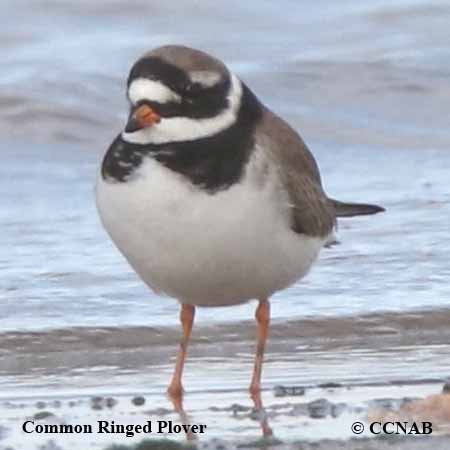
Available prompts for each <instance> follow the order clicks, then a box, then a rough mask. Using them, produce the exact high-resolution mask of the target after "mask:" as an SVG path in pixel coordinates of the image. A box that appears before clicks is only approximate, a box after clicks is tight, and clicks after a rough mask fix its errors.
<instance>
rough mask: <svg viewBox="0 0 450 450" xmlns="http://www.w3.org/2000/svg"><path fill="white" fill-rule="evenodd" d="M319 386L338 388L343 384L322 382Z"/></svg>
mask: <svg viewBox="0 0 450 450" xmlns="http://www.w3.org/2000/svg"><path fill="white" fill-rule="evenodd" d="M319 387H320V388H322V389H337V388H341V387H342V384H341V383H333V382H331V383H322V384H319Z"/></svg>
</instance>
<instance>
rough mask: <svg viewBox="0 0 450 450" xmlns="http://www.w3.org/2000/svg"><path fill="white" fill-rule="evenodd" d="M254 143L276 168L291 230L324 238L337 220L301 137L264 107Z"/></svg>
mask: <svg viewBox="0 0 450 450" xmlns="http://www.w3.org/2000/svg"><path fill="white" fill-rule="evenodd" d="M256 136H257V139H256V143H257V144H258V145H260V146H261V148H263V149H264V151H265V152H266V153H267V155H268V156H269V157H270V159H271V161H273V162H274V163H275V164H276V165H277V166H278V167H279V173H280V179H281V182H282V184H283V187H284V188H285V189H286V192H287V193H288V195H289V200H290V202H291V206H292V212H291V221H292V222H291V223H292V225H291V226H292V229H293V230H294V231H295V232H297V233H301V234H307V235H309V236H317V237H326V236H327V235H329V234H330V233H331V231H332V230H333V227H334V225H335V223H336V215H335V209H334V207H333V205H332V204H331V203H330V202H329V200H328V198H327V196H326V194H325V192H324V191H323V188H322V182H321V179H320V173H319V168H318V166H317V163H316V161H315V159H314V157H313V155H312V154H311V152H310V151H309V149H308V147H307V146H306V145H305V143H304V142H303V140H302V138H301V137H300V136H299V135H298V133H296V132H295V131H294V130H293V129H292V128H291V127H290V126H289V125H288V124H287V123H286V122H284V121H283V120H282V119H280V118H279V117H278V116H276V115H275V114H273V113H272V112H271V111H269V110H267V109H264V114H263V119H262V121H261V123H260V126H259V127H258V129H257V135H256Z"/></svg>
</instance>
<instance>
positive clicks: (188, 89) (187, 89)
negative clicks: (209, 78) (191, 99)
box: [183, 83, 202, 96]
mask: <svg viewBox="0 0 450 450" xmlns="http://www.w3.org/2000/svg"><path fill="white" fill-rule="evenodd" d="M201 90H202V85H201V84H200V83H187V84H186V85H185V86H184V89H183V93H184V94H186V95H188V96H195V95H197V94H199V93H200V92H201Z"/></svg>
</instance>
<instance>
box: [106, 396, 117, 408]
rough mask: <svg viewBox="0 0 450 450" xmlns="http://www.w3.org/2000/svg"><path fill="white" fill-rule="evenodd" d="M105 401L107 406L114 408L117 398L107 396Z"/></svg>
mask: <svg viewBox="0 0 450 450" xmlns="http://www.w3.org/2000/svg"><path fill="white" fill-rule="evenodd" d="M105 403H106V407H107V408H114V406H116V405H117V400H116V399H115V398H113V397H108V398H107V399H106V401H105Z"/></svg>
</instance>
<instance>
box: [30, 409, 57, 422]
mask: <svg viewBox="0 0 450 450" xmlns="http://www.w3.org/2000/svg"><path fill="white" fill-rule="evenodd" d="M49 417H55V415H54V414H53V413H51V412H50V411H41V412H38V413H36V414H35V415H34V416H33V419H35V420H44V419H48V418H49Z"/></svg>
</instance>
